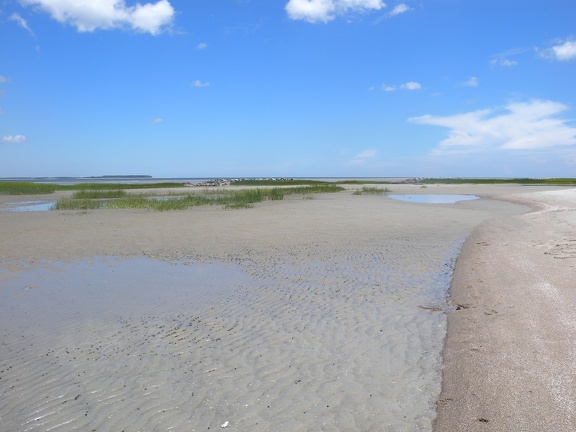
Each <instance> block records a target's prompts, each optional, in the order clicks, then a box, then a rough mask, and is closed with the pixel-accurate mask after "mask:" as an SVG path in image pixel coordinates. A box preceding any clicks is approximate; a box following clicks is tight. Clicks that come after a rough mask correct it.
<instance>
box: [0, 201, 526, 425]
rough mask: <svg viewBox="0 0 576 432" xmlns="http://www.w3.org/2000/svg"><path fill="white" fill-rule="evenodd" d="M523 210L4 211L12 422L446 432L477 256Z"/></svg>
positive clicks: (403, 206)
mask: <svg viewBox="0 0 576 432" xmlns="http://www.w3.org/2000/svg"><path fill="white" fill-rule="evenodd" d="M436 192H437V190H435V193H436ZM492 193H493V194H494V192H492ZM475 194H476V195H480V193H478V191H476V192H475ZM522 211H524V208H523V207H521V206H516V205H513V204H508V203H503V202H499V201H495V200H492V199H484V200H477V201H474V202H466V203H460V204H455V205H440V206H435V207H430V206H427V205H422V204H411V203H402V202H394V201H392V200H388V199H386V198H383V197H364V196H360V197H356V196H352V195H351V194H349V193H343V194H338V195H336V196H334V195H330V196H319V197H318V199H317V200H303V201H295V200H294V201H288V202H280V203H269V204H268V205H262V206H260V207H257V208H255V209H251V210H245V211H223V210H220V209H216V208H213V209H192V210H191V211H186V212H174V213H162V214H158V213H149V212H133V211H111V212H107V211H99V212H93V213H91V214H72V213H58V212H51V213H50V214H47V213H45V214H40V213H35V214H32V213H30V214H26V215H23V216H20V217H17V216H15V215H14V214H13V213H6V214H2V215H0V218H2V219H3V220H2V221H1V222H2V224H1V225H0V234H2V235H3V236H5V237H4V238H8V240H12V241H13V243H12V244H13V245H14V248H13V249H11V250H7V249H4V247H3V248H2V250H1V252H2V267H1V268H2V273H0V282H1V284H2V289H1V290H0V328H1V329H2V330H1V335H2V337H1V346H0V424H1V425H2V426H0V429H2V428H5V429H2V430H6V431H47V430H59V431H67V430H81V431H87V430H97V431H120V430H126V431H166V430H176V431H192V430H203V431H204V430H208V429H210V430H214V429H222V428H227V429H229V430H241V431H271V430H274V431H318V430H325V431H330V430H334V431H337V430H350V431H352V430H357V431H428V430H431V427H432V426H431V425H432V421H433V419H434V416H435V403H436V399H437V397H438V394H439V392H440V375H441V365H442V361H441V350H442V346H443V341H444V337H445V333H446V315H445V309H446V306H445V304H444V300H445V297H446V293H447V289H448V284H449V281H450V275H451V271H452V267H453V263H454V259H455V257H456V256H457V253H458V250H459V246H460V244H461V242H462V241H463V239H464V238H465V237H466V235H467V234H468V233H469V232H470V230H471V229H472V228H473V227H474V226H475V225H476V224H478V223H479V222H481V221H482V220H485V219H486V218H488V217H490V216H491V215H493V214H495V213H498V214H508V213H510V214H513V213H519V212H522ZM8 225H9V226H10V227H11V228H10V229H7V228H5V227H7V226H8ZM30 230H33V231H34V234H35V235H34V236H32V235H29V232H30ZM10 236H12V237H10ZM16 239H19V241H17V240H16ZM87 240H89V241H88V242H87ZM103 250H104V251H108V255H114V256H105V255H106V254H102V251H103ZM152 257H155V258H156V259H152Z"/></svg>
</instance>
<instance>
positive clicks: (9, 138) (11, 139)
mask: <svg viewBox="0 0 576 432" xmlns="http://www.w3.org/2000/svg"><path fill="white" fill-rule="evenodd" d="M2 141H4V142H7V143H11V144H18V143H21V142H24V141H26V136H25V135H4V136H3V137H2Z"/></svg>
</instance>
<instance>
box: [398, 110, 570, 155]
mask: <svg viewBox="0 0 576 432" xmlns="http://www.w3.org/2000/svg"><path fill="white" fill-rule="evenodd" d="M567 109H568V107H567V106H566V105H563V104H561V103H557V102H553V101H542V100H533V101H530V102H523V103H510V104H508V105H507V106H506V107H505V108H504V111H498V112H496V110H494V109H486V110H480V111H473V112H468V113H463V114H455V115H452V116H446V117H435V116H431V115H424V116H421V117H414V118H411V119H409V121H411V122H412V123H418V124H427V125H434V126H441V127H445V128H448V129H449V132H448V138H446V139H445V140H443V141H441V142H440V143H439V147H438V149H437V152H442V151H453V150H455V151H461V150H468V151H470V150H472V151H474V150H479V149H482V148H497V149H511V150H526V149H543V148H549V147H556V146H572V145H576V128H574V127H571V126H569V125H568V124H567V123H568V120H564V119H560V118H557V115H558V114H559V113H561V112H563V111H566V110H567Z"/></svg>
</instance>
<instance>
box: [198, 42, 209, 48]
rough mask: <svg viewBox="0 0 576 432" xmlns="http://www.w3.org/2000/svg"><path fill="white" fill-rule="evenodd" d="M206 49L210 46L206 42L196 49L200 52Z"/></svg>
mask: <svg viewBox="0 0 576 432" xmlns="http://www.w3.org/2000/svg"><path fill="white" fill-rule="evenodd" d="M206 48H208V44H207V43H206V42H200V43H199V44H198V45H196V49H199V50H203V49H206Z"/></svg>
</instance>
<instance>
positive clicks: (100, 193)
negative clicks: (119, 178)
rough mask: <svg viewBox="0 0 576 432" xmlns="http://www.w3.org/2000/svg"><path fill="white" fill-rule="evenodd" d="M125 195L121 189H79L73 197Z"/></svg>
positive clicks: (102, 197) (115, 196) (122, 196)
mask: <svg viewBox="0 0 576 432" xmlns="http://www.w3.org/2000/svg"><path fill="white" fill-rule="evenodd" d="M126 195H127V193H126V191H123V190H81V191H78V192H74V195H72V198H74V199H104V198H108V199H111V198H124V197H125V196H126Z"/></svg>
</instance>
